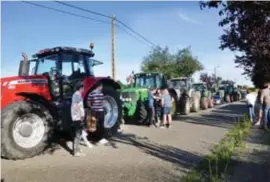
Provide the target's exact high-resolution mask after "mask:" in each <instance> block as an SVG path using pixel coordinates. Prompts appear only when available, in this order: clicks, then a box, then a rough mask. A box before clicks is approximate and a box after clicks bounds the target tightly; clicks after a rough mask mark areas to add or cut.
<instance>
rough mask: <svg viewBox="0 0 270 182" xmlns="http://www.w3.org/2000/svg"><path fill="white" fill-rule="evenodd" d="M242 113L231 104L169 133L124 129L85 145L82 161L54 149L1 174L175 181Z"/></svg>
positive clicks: (181, 121) (53, 181)
mask: <svg viewBox="0 0 270 182" xmlns="http://www.w3.org/2000/svg"><path fill="white" fill-rule="evenodd" d="M245 112H246V108H245V106H244V104H243V103H234V104H230V105H225V106H221V107H220V106H219V107H218V108H214V109H210V110H206V111H200V112H199V113H192V114H191V115H189V116H179V117H177V118H176V120H175V121H174V122H173V126H172V128H171V129H157V128H148V127H145V126H134V125H125V126H123V129H124V132H123V133H122V134H119V135H118V136H116V137H114V138H113V139H112V140H111V141H110V143H109V144H108V145H106V146H95V147H94V148H92V149H87V148H86V147H83V150H84V151H85V153H86V154H87V156H86V157H82V158H75V157H73V156H71V155H70V154H69V152H67V151H66V150H65V149H64V148H63V147H60V146H58V147H57V149H56V150H54V152H52V153H46V154H44V155H40V156H36V157H34V158H30V159H26V160H22V161H8V160H4V159H2V160H1V167H2V171H1V175H2V178H3V179H4V180H5V182H10V181H12V182H17V181H18V182H21V181H27V182H37V181H38V182H47V181H50V182H64V181H72V182H77V181H78V182H79V181H97V182H98V181H102V182H106V181H113V180H114V181H118V182H126V181H132V182H133V181H134V182H137V181H138V182H146V181H160V182H163V181H172V182H173V181H179V179H180V177H182V176H183V175H185V174H186V173H187V171H189V170H190V169H191V168H192V167H193V166H194V165H195V164H197V163H198V162H199V161H200V160H201V159H202V157H203V156H204V155H205V154H208V153H209V152H210V149H211V148H212V147H213V145H215V144H217V143H218V142H219V140H220V139H221V138H223V136H224V135H225V134H226V133H227V131H228V129H229V128H230V127H231V126H232V125H233V124H234V122H236V121H237V119H238V118H239V117H241V116H242V115H243V113H245ZM67 146H69V147H70V146H71V142H67Z"/></svg>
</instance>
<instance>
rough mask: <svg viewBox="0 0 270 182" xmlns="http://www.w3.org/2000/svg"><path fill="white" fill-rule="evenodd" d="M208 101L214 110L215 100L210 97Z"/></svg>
mask: <svg viewBox="0 0 270 182" xmlns="http://www.w3.org/2000/svg"><path fill="white" fill-rule="evenodd" d="M208 101H209V103H208V106H209V108H213V107H214V99H213V98H211V97H209V99H208Z"/></svg>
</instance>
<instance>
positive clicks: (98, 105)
mask: <svg viewBox="0 0 270 182" xmlns="http://www.w3.org/2000/svg"><path fill="white" fill-rule="evenodd" d="M102 89H103V87H102V85H101V84H98V85H97V86H96V88H95V89H94V90H93V91H92V92H91V93H90V94H89V95H88V98H87V102H88V105H89V106H90V110H91V124H88V125H90V126H89V130H90V131H95V130H96V125H103V124H104V95H103V93H102ZM100 128H104V127H103V126H101V127H100ZM99 131H100V132H101V133H100V134H99V135H102V134H103V131H101V130H99ZM98 143H99V144H106V143H108V140H106V139H105V138H102V139H101V140H99V142H98Z"/></svg>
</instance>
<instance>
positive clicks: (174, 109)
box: [171, 94, 177, 117]
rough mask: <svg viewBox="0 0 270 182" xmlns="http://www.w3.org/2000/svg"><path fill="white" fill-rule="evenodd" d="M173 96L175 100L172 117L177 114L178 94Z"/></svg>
mask: <svg viewBox="0 0 270 182" xmlns="http://www.w3.org/2000/svg"><path fill="white" fill-rule="evenodd" d="M171 97H172V98H173V101H172V112H171V115H172V117H175V116H176V113H177V104H176V103H177V99H176V96H175V95H173V94H172V95H171Z"/></svg>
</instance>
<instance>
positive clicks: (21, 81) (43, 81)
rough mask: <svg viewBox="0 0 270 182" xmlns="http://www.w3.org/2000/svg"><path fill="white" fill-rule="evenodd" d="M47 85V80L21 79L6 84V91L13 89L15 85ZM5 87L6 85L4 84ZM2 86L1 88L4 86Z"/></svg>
mask: <svg viewBox="0 0 270 182" xmlns="http://www.w3.org/2000/svg"><path fill="white" fill-rule="evenodd" d="M46 83H48V80H46V79H22V80H13V81H11V82H9V83H8V89H15V86H16V85H21V84H34V85H40V84H46ZM5 85H6V84H5ZM5 85H3V86H5Z"/></svg>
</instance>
